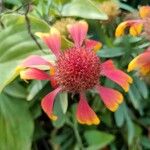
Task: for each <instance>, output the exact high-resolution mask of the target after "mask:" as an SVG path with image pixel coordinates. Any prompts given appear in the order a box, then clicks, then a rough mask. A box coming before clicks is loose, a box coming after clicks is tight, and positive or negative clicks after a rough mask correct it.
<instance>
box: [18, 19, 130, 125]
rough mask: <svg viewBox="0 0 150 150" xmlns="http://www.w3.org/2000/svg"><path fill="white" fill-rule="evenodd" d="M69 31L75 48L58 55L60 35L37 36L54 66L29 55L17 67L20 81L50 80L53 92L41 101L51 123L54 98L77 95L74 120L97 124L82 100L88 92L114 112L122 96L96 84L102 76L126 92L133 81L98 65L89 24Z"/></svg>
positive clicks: (97, 45) (106, 65) (110, 65)
mask: <svg viewBox="0 0 150 150" xmlns="http://www.w3.org/2000/svg"><path fill="white" fill-rule="evenodd" d="M68 31H69V33H70V36H71V37H72V40H73V42H74V46H73V47H71V48H68V49H66V50H65V51H61V50H60V49H61V48H60V47H61V38H60V37H61V36H60V33H59V32H58V31H57V30H56V29H54V28H51V30H50V33H40V32H38V33H36V35H37V36H39V37H40V38H41V39H42V40H43V41H44V42H45V44H46V45H47V46H48V47H49V48H50V50H51V51H52V52H53V53H54V55H55V56H56V61H55V63H54V64H52V63H50V62H49V61H47V60H45V59H43V58H42V57H40V56H37V55H32V56H29V57H28V58H26V59H25V60H24V62H23V63H22V64H21V65H20V66H19V68H22V69H21V71H20V75H21V78H22V79H24V80H29V79H30V80H31V79H36V80H49V81H51V83H52V84H53V87H54V88H55V89H54V90H53V91H52V92H50V93H49V94H48V95H46V96H45V97H44V98H43V100H42V101H41V106H42V109H43V110H44V112H45V113H46V114H47V115H48V116H49V118H51V119H52V120H56V119H57V116H56V115H55V114H54V112H53V105H54V100H55V97H56V95H58V94H59V93H60V92H63V91H65V92H70V93H79V95H80V99H79V103H78V105H77V111H76V117H77V120H78V122H79V123H81V124H87V125H92V124H95V125H97V124H99V123H100V119H99V118H98V116H97V115H96V113H95V112H94V111H93V110H92V108H91V107H90V106H89V104H88V101H87V99H86V96H85V92H86V91H87V90H88V89H95V90H96V91H97V92H98V94H99V95H100V97H101V99H102V101H103V102H104V104H105V105H106V107H107V108H108V109H109V110H111V111H115V110H116V109H117V108H118V106H119V104H120V103H121V102H122V101H123V96H122V94H121V93H120V92H119V91H117V90H115V89H111V88H108V87H104V86H102V85H101V83H100V82H99V79H101V76H105V77H107V78H109V79H110V80H112V81H114V82H116V83H117V84H118V85H120V86H121V87H122V88H123V89H124V90H125V91H126V92H127V91H128V89H129V84H130V83H132V78H131V77H130V76H128V75H127V74H126V73H124V72H123V71H121V70H119V69H117V68H115V66H114V64H113V61H112V60H107V61H106V62H101V61H100V59H99V57H98V56H97V55H96V51H97V50H98V49H99V48H100V47H101V43H100V42H97V41H94V40H90V39H87V38H86V34H87V31H88V24H87V23H86V22H85V21H78V22H76V23H75V24H71V25H69V26H68ZM41 66H46V67H48V68H49V70H50V73H49V74H48V73H46V72H45V71H44V70H42V69H41Z"/></svg>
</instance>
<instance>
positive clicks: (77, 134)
mask: <svg viewBox="0 0 150 150" xmlns="http://www.w3.org/2000/svg"><path fill="white" fill-rule="evenodd" d="M73 130H74V133H75V136H76V139H77V142H78V144H79V147H80V149H81V150H84V146H83V144H82V139H81V137H80V134H79V131H78V124H77V121H76V120H75V119H74V124H73Z"/></svg>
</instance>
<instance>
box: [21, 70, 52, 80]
mask: <svg viewBox="0 0 150 150" xmlns="http://www.w3.org/2000/svg"><path fill="white" fill-rule="evenodd" d="M20 78H21V79H24V80H32V79H35V80H49V79H50V76H49V75H48V74H47V73H45V72H44V71H42V70H39V69H35V68H29V69H25V70H22V71H20Z"/></svg>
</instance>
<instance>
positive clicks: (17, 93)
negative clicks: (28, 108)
mask: <svg viewBox="0 0 150 150" xmlns="http://www.w3.org/2000/svg"><path fill="white" fill-rule="evenodd" d="M5 93H7V94H8V95H10V96H12V97H15V98H21V99H26V96H27V90H26V88H25V87H23V86H22V85H21V84H19V82H12V83H11V84H10V85H9V86H7V87H6V88H5Z"/></svg>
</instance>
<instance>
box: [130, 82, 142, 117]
mask: <svg viewBox="0 0 150 150" xmlns="http://www.w3.org/2000/svg"><path fill="white" fill-rule="evenodd" d="M128 96H129V100H130V101H131V103H132V104H133V106H134V108H135V109H137V110H138V111H139V112H140V113H141V114H142V113H143V111H142V105H141V99H142V97H141V95H140V94H139V91H138V89H137V87H136V86H135V83H133V84H132V85H131V86H130V89H129V92H128Z"/></svg>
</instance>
